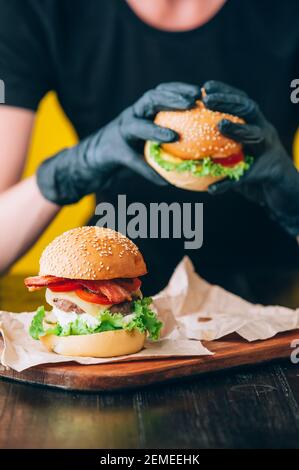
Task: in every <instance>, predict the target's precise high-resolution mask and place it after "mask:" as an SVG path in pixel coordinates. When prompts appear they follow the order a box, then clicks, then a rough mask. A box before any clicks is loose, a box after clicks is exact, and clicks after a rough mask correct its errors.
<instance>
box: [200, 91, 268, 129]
mask: <svg viewBox="0 0 299 470" xmlns="http://www.w3.org/2000/svg"><path fill="white" fill-rule="evenodd" d="M203 102H204V104H205V105H206V107H207V108H209V109H211V110H212V111H219V112H222V113H229V114H233V115H235V116H239V117H241V118H244V119H245V121H246V122H248V123H251V124H255V123H260V122H262V119H263V115H262V113H261V112H260V110H259V107H258V105H257V104H256V103H255V102H254V101H252V100H251V99H249V98H246V97H245V96H240V95H233V94H224V93H213V94H211V95H206V96H205V97H204V98H203Z"/></svg>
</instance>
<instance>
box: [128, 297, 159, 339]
mask: <svg viewBox="0 0 299 470" xmlns="http://www.w3.org/2000/svg"><path fill="white" fill-rule="evenodd" d="M151 303H152V299H151V298H150V297H144V298H143V299H141V300H136V301H135V302H134V304H133V310H134V313H135V317H134V318H133V319H132V320H131V321H130V322H129V323H128V324H127V325H126V327H125V328H126V329H127V330H134V329H136V330H139V331H140V332H141V333H144V332H145V331H147V332H148V334H149V338H150V339H152V340H157V339H159V337H160V332H161V328H162V326H163V323H162V322H161V321H160V320H158V318H157V315H156V313H155V312H153V311H152V310H151V309H150V305H151Z"/></svg>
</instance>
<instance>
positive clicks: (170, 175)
mask: <svg viewBox="0 0 299 470" xmlns="http://www.w3.org/2000/svg"><path fill="white" fill-rule="evenodd" d="M144 156H145V159H146V161H147V163H148V164H149V165H150V166H151V167H152V168H153V169H154V170H156V172H157V173H159V174H160V175H161V176H162V177H163V178H164V179H166V181H168V182H169V183H170V184H172V185H173V186H176V187H177V188H181V189H186V190H188V191H207V189H208V187H209V186H210V184H213V183H216V181H220V180H222V179H224V176H218V177H216V176H196V175H193V174H192V173H191V171H185V172H183V173H179V172H177V171H175V170H173V171H167V170H165V169H164V168H162V167H161V166H160V165H159V164H158V163H157V162H156V161H155V160H154V159H153V158H152V156H151V153H150V142H146V144H145V148H144Z"/></svg>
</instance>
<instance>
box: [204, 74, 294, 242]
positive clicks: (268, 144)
mask: <svg viewBox="0 0 299 470" xmlns="http://www.w3.org/2000/svg"><path fill="white" fill-rule="evenodd" d="M204 89H205V91H206V96H205V97H204V98H203V101H204V103H205V105H206V106H207V107H208V108H210V109H211V110H214V111H222V112H225V113H231V114H234V115H237V116H240V117H242V118H244V120H245V121H246V124H244V125H242V124H234V123H232V122H230V121H228V120H222V121H221V122H220V123H219V130H220V132H221V133H222V134H224V135H225V136H227V137H229V138H231V139H234V140H235V141H237V142H240V143H242V144H243V145H244V151H245V153H246V154H247V155H251V156H253V157H254V158H255V161H254V163H253V165H252V167H251V168H250V169H249V170H248V171H247V172H246V173H245V174H244V175H243V176H242V177H241V178H240V180H239V181H235V182H232V181H229V180H224V181H221V182H219V183H215V184H213V185H211V186H210V187H209V193H210V194H220V193H222V192H224V191H227V190H229V189H234V190H236V191H238V192H240V193H241V194H243V195H244V196H245V197H247V198H248V199H250V200H253V201H254V202H256V203H258V204H260V205H262V206H264V207H265V209H266V210H267V211H268V212H269V215H270V216H271V217H272V218H273V219H274V220H276V221H277V222H278V223H279V224H280V225H281V226H282V227H283V228H284V229H285V230H286V231H287V232H288V233H289V234H291V235H293V236H298V235H299V172H298V171H297V169H296V168H295V166H294V164H293V162H292V159H291V158H290V157H289V156H288V154H287V152H286V150H285V149H284V147H283V145H282V143H281V141H280V139H279V136H278V134H277V131H276V129H275V128H274V127H273V126H272V125H271V124H270V123H269V122H268V121H267V120H266V118H265V117H264V115H263V114H262V113H261V111H260V109H259V107H258V105H257V104H256V103H255V102H254V101H252V100H251V99H250V98H248V96H247V95H246V93H244V92H243V91H240V90H237V89H235V88H233V87H230V86H228V85H225V84H224V83H221V82H216V81H209V82H207V83H205V84H204Z"/></svg>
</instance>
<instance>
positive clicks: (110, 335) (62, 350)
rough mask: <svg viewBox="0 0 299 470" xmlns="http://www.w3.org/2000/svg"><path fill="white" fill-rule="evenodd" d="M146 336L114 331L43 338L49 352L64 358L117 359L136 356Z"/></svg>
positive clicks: (135, 331)
mask: <svg viewBox="0 0 299 470" xmlns="http://www.w3.org/2000/svg"><path fill="white" fill-rule="evenodd" d="M145 338H146V334H145V333H140V332H139V331H137V330H133V331H127V330H114V331H105V332H103V333H94V334H90V335H74V336H55V335H46V336H41V338H40V340H41V342H42V343H43V344H44V346H46V348H47V349H48V350H49V351H53V352H55V353H57V354H61V355H63V356H82V357H115V356H125V355H127V354H134V353H137V352H138V351H141V349H142V348H143V346H144V343H145Z"/></svg>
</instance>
